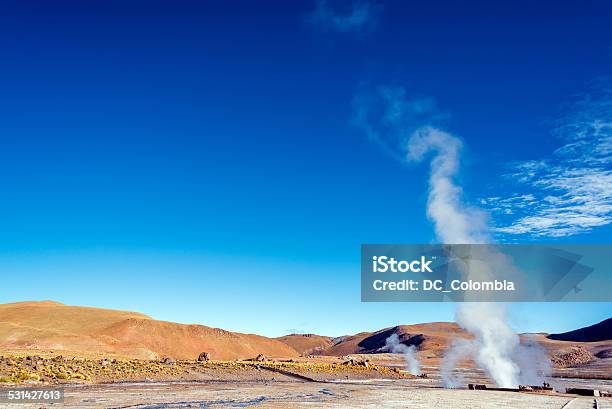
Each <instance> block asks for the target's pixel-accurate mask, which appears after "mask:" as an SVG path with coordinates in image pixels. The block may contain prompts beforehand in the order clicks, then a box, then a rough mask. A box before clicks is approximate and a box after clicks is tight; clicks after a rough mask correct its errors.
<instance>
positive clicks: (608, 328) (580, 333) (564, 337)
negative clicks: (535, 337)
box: [547, 318, 612, 342]
mask: <svg viewBox="0 0 612 409" xmlns="http://www.w3.org/2000/svg"><path fill="white" fill-rule="evenodd" d="M547 338H548V339H554V340H558V341H574V342H598V341H608V340H612V318H608V319H607V320H603V321H602V322H599V323H597V324H594V325H591V326H589V327H584V328H580V329H576V330H574V331H569V332H564V333H562V334H550V335H549V336H548V337H547Z"/></svg>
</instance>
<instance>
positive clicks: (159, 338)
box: [0, 301, 299, 359]
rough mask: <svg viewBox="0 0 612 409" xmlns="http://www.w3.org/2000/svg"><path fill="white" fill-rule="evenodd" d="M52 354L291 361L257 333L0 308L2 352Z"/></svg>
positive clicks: (55, 309)
mask: <svg viewBox="0 0 612 409" xmlns="http://www.w3.org/2000/svg"><path fill="white" fill-rule="evenodd" d="M2 350H5V351H6V350H11V351H24V352H25V351H33V350H34V351H40V352H44V351H53V352H54V353H59V354H64V355H70V354H82V355H105V354H110V355H117V356H121V357H126V358H139V359H155V358H161V357H172V358H176V359H196V358H197V357H198V355H199V354H200V353H201V352H208V353H209V354H210V356H211V358H212V359H246V358H253V357H255V356H257V355H258V354H264V355H267V356H273V357H294V356H298V355H299V354H298V353H297V352H296V351H295V350H294V349H293V348H291V347H290V346H288V345H287V344H285V343H282V342H280V341H277V340H275V339H271V338H266V337H263V336H259V335H252V334H240V333H235V332H229V331H225V330H222V329H218V328H211V327H206V326H203V325H184V324H177V323H173V322H166V321H157V320H154V319H152V318H150V317H148V316H146V315H144V314H140V313H137V312H128V311H116V310H106V309H100V308H90V307H73V306H67V305H63V304H60V303H57V302H52V301H43V302H22V303H14V304H1V305H0V351H2Z"/></svg>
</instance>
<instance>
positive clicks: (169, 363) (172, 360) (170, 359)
mask: <svg viewBox="0 0 612 409" xmlns="http://www.w3.org/2000/svg"><path fill="white" fill-rule="evenodd" d="M162 363H164V364H166V365H174V364H175V363H176V360H174V359H172V358H169V357H166V358H164V359H162Z"/></svg>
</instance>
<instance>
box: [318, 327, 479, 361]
mask: <svg viewBox="0 0 612 409" xmlns="http://www.w3.org/2000/svg"><path fill="white" fill-rule="evenodd" d="M392 334H397V335H398V337H399V340H400V342H402V343H403V344H406V345H414V346H415V347H416V348H417V350H419V351H423V352H426V353H427V354H428V355H432V356H441V355H442V353H443V351H444V349H446V348H447V346H448V345H449V344H450V342H451V341H452V340H453V339H455V338H466V337H468V335H467V334H466V333H465V331H464V330H463V329H461V327H459V326H458V325H457V324H455V323H451V322H432V323H426V324H415V325H398V326H396V327H391V328H385V329H381V330H379V331H376V332H361V333H359V334H356V335H351V336H346V337H342V338H341V339H340V340H339V341H338V342H336V343H335V344H334V345H332V346H330V347H329V348H328V349H326V350H325V355H338V356H341V355H350V354H370V353H376V352H383V348H384V346H385V340H386V339H387V338H389V336H391V335H392Z"/></svg>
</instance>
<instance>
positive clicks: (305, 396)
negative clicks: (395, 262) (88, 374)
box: [4, 381, 612, 409]
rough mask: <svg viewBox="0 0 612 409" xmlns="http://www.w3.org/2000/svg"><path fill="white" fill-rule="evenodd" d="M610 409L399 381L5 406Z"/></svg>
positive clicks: (93, 392)
mask: <svg viewBox="0 0 612 409" xmlns="http://www.w3.org/2000/svg"><path fill="white" fill-rule="evenodd" d="M596 404H597V405H599V406H598V407H599V408H601V409H603V408H606V409H612V399H610V398H597V402H595V399H594V398H587V397H574V396H569V395H556V396H546V395H538V394H526V393H516V392H494V391H470V390H466V389H455V390H451V389H439V388H432V387H428V386H426V384H425V383H424V384H422V385H421V386H420V387H417V386H416V385H414V384H409V383H407V382H405V381H366V382H346V383H309V382H271V383H268V384H265V383H261V382H253V383H248V382H241V383H205V384H202V383H198V384H194V383H191V384H161V383H155V384H123V385H120V384H114V385H89V386H81V387H78V386H77V387H68V388H66V400H65V403H64V404H63V405H62V404H55V405H48V404H31V405H10V406H8V405H6V406H4V407H6V408H13V409H20V408H23V409H26V408H27V409H30V408H37V409H38V408H41V407H42V408H60V407H67V408H121V409H127V408H130V409H145V408H146V409H166V408H240V407H253V408H355V409H359V408H415V409H420V408H423V409H425V408H427V409H431V408H442V409H446V408H448V409H451V408H452V409H468V408H469V409H485V408H487V409H488V408H517V409H540V408H557V409H560V408H564V409H587V408H588V409H592V408H597V406H596Z"/></svg>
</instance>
